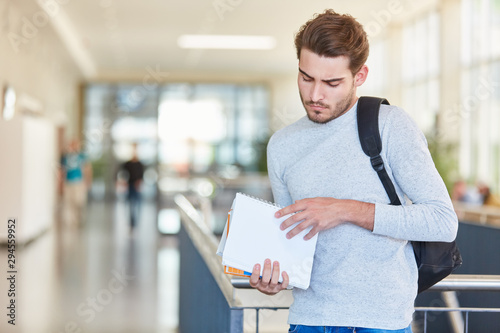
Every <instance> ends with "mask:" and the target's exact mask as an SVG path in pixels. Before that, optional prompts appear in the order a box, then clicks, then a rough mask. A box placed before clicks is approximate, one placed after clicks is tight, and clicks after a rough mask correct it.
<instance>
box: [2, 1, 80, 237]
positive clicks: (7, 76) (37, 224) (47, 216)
mask: <svg viewBox="0 0 500 333" xmlns="http://www.w3.org/2000/svg"><path fill="white" fill-rule="evenodd" d="M1 8H2V12H1V14H2V17H1V18H0V20H1V22H2V29H0V91H1V90H3V88H4V87H5V86H6V85H9V86H11V87H13V88H14V89H15V91H16V94H17V96H18V97H20V98H19V99H18V104H17V106H16V114H15V116H14V118H13V119H11V120H5V119H3V118H2V117H1V115H0V156H1V164H0V225H2V226H5V225H6V220H7V219H8V218H9V217H16V218H18V219H19V226H20V228H21V229H19V230H18V234H17V238H18V240H22V239H25V240H27V239H29V238H31V237H32V236H34V235H36V234H37V233H39V232H41V231H42V230H43V229H45V228H47V227H49V226H50V225H51V224H52V223H53V222H54V213H55V198H56V180H55V171H54V168H55V165H54V163H57V157H56V142H55V140H56V137H55V128H56V126H64V127H65V128H66V133H67V135H68V136H74V135H77V134H78V133H77V131H78V105H79V102H78V86H79V84H80V82H81V80H82V74H81V72H80V70H79V69H78V67H77V66H76V64H75V63H74V61H73V60H72V57H71V56H70V55H69V53H68V51H67V49H66V47H65V46H64V45H63V43H62V42H61V41H60V39H59V38H58V35H57V34H56V33H55V31H54V30H53V28H52V26H51V22H50V21H49V22H47V23H46V24H44V25H39V26H34V25H33V17H34V15H35V14H36V13H39V12H40V8H39V7H38V6H37V5H36V1H10V2H5V3H3V4H2V5H1ZM26 96H27V97H28V98H27V99H28V100H32V101H35V104H38V106H39V110H38V111H40V112H39V114H38V115H36V116H33V115H30V114H29V113H30V111H31V112H32V111H33V108H30V106H29V105H28V104H29V103H23V102H22V99H24V100H25V101H26V100H27V99H26ZM19 101H20V102H19ZM37 109H38V108H37ZM6 233H7V228H6V227H5V228H0V242H2V241H3V240H5V238H6Z"/></svg>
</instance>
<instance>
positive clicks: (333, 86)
mask: <svg viewBox="0 0 500 333" xmlns="http://www.w3.org/2000/svg"><path fill="white" fill-rule="evenodd" d="M339 85H340V83H336V84H332V83H328V86H329V87H332V88H335V87H338V86H339Z"/></svg>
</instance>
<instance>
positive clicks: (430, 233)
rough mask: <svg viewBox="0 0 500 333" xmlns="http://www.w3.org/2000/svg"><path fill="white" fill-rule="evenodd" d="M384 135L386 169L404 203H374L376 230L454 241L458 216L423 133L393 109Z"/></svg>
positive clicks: (408, 237) (411, 237)
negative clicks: (404, 198)
mask: <svg viewBox="0 0 500 333" xmlns="http://www.w3.org/2000/svg"><path fill="white" fill-rule="evenodd" d="M381 136H382V147H383V148H382V149H383V151H382V156H383V158H384V162H385V165H386V169H387V172H388V174H389V176H390V177H391V179H392V181H393V182H394V184H395V187H396V190H397V192H398V196H399V198H400V200H401V202H402V203H403V205H402V206H391V205H388V204H380V203H377V204H375V222H374V229H373V232H374V233H376V234H380V235H386V236H390V237H393V238H398V239H406V240H411V241H442V242H451V241H453V240H454V239H455V237H456V234H457V230H458V219H457V215H456V213H455V211H454V208H453V204H452V202H451V199H450V196H449V194H448V191H447V189H446V186H445V184H444V182H443V179H442V178H441V176H440V175H439V173H438V171H437V169H436V167H435V165H434V162H433V160H432V157H431V154H430V152H429V149H428V147H427V141H426V139H425V136H424V135H423V133H422V132H421V131H420V129H419V128H418V127H417V125H416V124H415V123H414V122H413V120H412V119H411V118H410V117H409V116H408V115H407V114H406V113H404V112H403V111H402V110H401V109H398V108H391V109H390V111H389V113H388V116H387V119H386V122H385V124H384V126H383V129H382V130H381ZM384 149H385V153H384ZM403 197H406V198H407V199H409V201H410V202H406V200H402V198H403Z"/></svg>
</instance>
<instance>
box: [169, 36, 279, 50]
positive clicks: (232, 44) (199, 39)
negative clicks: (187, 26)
mask: <svg viewBox="0 0 500 333" xmlns="http://www.w3.org/2000/svg"><path fill="white" fill-rule="evenodd" d="M177 44H178V45H179V47H181V48H183V49H237V50H270V49H273V48H274V47H275V46H276V40H275V39H274V37H271V36H238V35H232V36H228V35H182V36H180V37H179V39H178V40H177Z"/></svg>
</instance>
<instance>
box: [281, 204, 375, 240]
mask: <svg viewBox="0 0 500 333" xmlns="http://www.w3.org/2000/svg"><path fill="white" fill-rule="evenodd" d="M294 213H295V214H294ZM288 214H294V215H292V216H290V217H289V218H288V219H286V220H285V221H283V223H281V226H280V228H281V230H285V229H287V228H289V227H290V226H292V225H294V224H295V223H297V222H300V223H299V224H298V225H297V226H295V228H293V229H292V230H290V231H289V232H288V233H287V234H286V236H287V238H292V237H294V236H296V235H297V234H299V233H300V232H302V231H303V230H305V229H307V228H309V227H312V229H311V230H310V231H309V232H308V233H307V235H306V236H305V237H304V239H305V240H308V239H311V238H312V237H314V235H316V234H317V233H318V232H320V231H322V230H327V229H331V228H334V227H336V226H338V225H340V224H342V223H345V222H350V223H353V224H356V225H358V226H360V227H363V228H365V229H368V230H373V221H374V215H375V205H374V204H370V203H366V202H361V201H355V200H341V199H335V198H326V197H318V198H308V199H302V200H297V201H295V203H294V204H292V205H290V206H287V207H285V208H283V209H281V210H279V211H277V212H276V214H275V216H276V217H278V218H279V217H282V216H285V215H288Z"/></svg>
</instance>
